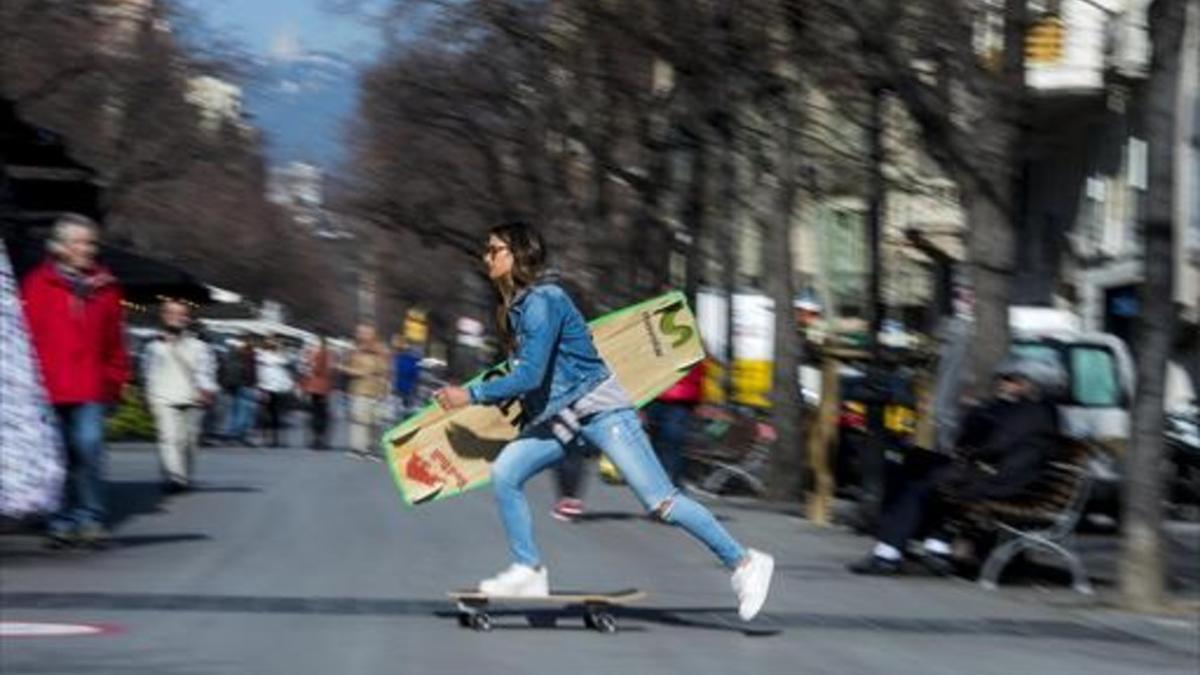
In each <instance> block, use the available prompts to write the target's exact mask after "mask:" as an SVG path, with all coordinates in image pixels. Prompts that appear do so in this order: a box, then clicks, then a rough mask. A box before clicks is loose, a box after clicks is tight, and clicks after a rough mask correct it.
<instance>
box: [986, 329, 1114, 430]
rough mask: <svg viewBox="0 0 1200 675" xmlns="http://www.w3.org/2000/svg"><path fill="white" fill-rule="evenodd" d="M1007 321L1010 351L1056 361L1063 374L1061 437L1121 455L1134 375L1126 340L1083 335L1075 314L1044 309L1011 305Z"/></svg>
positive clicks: (1097, 333) (1098, 334)
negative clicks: (1064, 377)
mask: <svg viewBox="0 0 1200 675" xmlns="http://www.w3.org/2000/svg"><path fill="white" fill-rule="evenodd" d="M1009 322H1010V327H1011V329H1012V351H1013V352H1015V353H1018V354H1023V355H1030V356H1036V357H1041V358H1052V359H1055V360H1056V361H1057V362H1058V363H1059V364H1060V365H1061V366H1062V368H1063V371H1064V372H1065V373H1066V374H1067V378H1068V380H1067V382H1066V385H1067V386H1066V391H1065V392H1063V393H1064V397H1063V401H1062V403H1061V404H1060V406H1059V413H1060V423H1061V424H1062V430H1063V433H1064V434H1066V435H1067V436H1070V437H1072V438H1078V439H1081V440H1090V441H1098V442H1100V443H1103V444H1104V445H1105V446H1107V447H1109V448H1111V449H1112V450H1114V451H1116V452H1117V453H1121V452H1123V451H1124V449H1125V445H1126V444H1127V443H1128V440H1129V434H1130V428H1131V426H1130V409H1131V407H1132V402H1133V394H1134V377H1135V374H1134V373H1135V371H1134V365H1133V358H1132V357H1131V356H1130V354H1129V347H1128V346H1127V345H1126V344H1125V341H1124V340H1122V339H1121V338H1119V337H1117V336H1115V335H1112V334H1109V333H1099V332H1094V331H1084V330H1082V329H1080V328H1079V327H1078V320H1077V319H1076V318H1075V317H1074V315H1071V314H1069V313H1067V312H1063V311H1061V310H1053V309H1048V308H1043V307H1013V308H1011V310H1010V312H1009Z"/></svg>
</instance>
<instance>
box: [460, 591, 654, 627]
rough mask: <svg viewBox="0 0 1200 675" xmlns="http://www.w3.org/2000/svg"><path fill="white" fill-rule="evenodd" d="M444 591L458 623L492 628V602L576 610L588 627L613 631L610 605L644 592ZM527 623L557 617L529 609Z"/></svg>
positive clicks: (548, 621)
mask: <svg viewBox="0 0 1200 675" xmlns="http://www.w3.org/2000/svg"><path fill="white" fill-rule="evenodd" d="M446 595H448V596H450V598H451V599H453V600H454V601H455V604H456V606H457V608H458V625H459V626H462V627H463V628H472V629H474V630H477V631H489V630H491V629H492V616H491V613H490V612H489V609H490V608H491V607H492V606H494V605H508V606H512V607H526V608H528V607H533V606H538V605H550V606H552V607H558V608H560V609H561V610H563V611H564V612H570V611H571V610H577V611H578V612H579V614H580V615H582V617H583V623H584V625H585V626H587V627H588V628H591V629H592V630H596V631H599V632H601V633H614V632H616V630H617V620H616V617H615V616H613V614H612V611H611V610H612V609H613V608H615V607H620V606H622V605H626V604H629V603H632V602H636V601H638V600H641V599H642V598H645V597H646V592H645V591H641V590H638V589H636V588H627V589H624V590H620V591H612V592H608V593H599V592H595V591H552V592H551V593H550V595H543V596H537V597H512V596H497V595H485V594H483V593H480V592H479V591H477V590H475V589H473V588H469V589H460V590H457V591H449V592H447V593H446ZM526 616H527V618H528V620H529V623H530V624H532V625H534V626H539V627H553V626H554V624H555V622H556V619H557V617H556V616H554V615H552V614H546V613H544V612H543V613H529V614H527V615H526Z"/></svg>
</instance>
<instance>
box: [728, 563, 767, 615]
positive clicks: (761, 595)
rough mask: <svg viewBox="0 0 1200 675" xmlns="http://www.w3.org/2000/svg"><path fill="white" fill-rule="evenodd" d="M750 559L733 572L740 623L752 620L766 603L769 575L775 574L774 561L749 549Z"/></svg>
mask: <svg viewBox="0 0 1200 675" xmlns="http://www.w3.org/2000/svg"><path fill="white" fill-rule="evenodd" d="M747 557H748V558H749V559H750V560H749V561H748V562H746V563H744V564H742V565H741V566H740V567H738V568H737V569H736V570H734V572H733V580H732V584H733V590H734V592H735V593H737V597H738V616H740V617H742V621H749V620H750V619H753V618H754V617H755V616H756V615H757V614H758V612H759V610H761V609H762V606H763V603H765V602H766V601H767V591H768V590H770V588H771V575H772V574H774V573H775V559H774V558H772V557H771V556H769V555H767V554H766V553H763V552H762V551H756V550H754V549H750V552H749V553H748V554H747Z"/></svg>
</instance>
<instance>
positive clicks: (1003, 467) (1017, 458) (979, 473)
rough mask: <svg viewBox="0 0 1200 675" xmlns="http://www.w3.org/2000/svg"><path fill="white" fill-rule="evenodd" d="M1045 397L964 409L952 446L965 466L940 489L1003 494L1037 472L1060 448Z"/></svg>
mask: <svg viewBox="0 0 1200 675" xmlns="http://www.w3.org/2000/svg"><path fill="white" fill-rule="evenodd" d="M1061 444H1062V439H1061V437H1060V436H1059V431H1058V411H1057V408H1055V406H1054V404H1053V403H1051V402H1049V401H1031V400H1021V401H1005V400H995V401H991V402H989V403H986V404H984V405H981V406H979V407H977V408H975V409H973V410H972V411H971V412H969V413H968V415H967V417H966V419H965V420H963V426H962V432H961V434H960V435H959V441H958V447H959V448H960V451H961V452H962V455H963V458H964V459H966V461H967V465H966V466H963V467H961V472H957V476H955V478H954V479H951V480H950V481H948V483H949V484H947V485H945V486H944V487H945V490H946V492H947V493H948V494H950V495H951V496H953V497H956V498H958V499H971V500H977V499H1008V498H1011V497H1015V496H1018V495H1020V494H1021V492H1023V491H1024V490H1025V489H1026V488H1028V487H1029V486H1030V485H1032V484H1033V483H1034V482H1036V481H1037V480H1038V478H1040V477H1041V475H1042V472H1043V470H1044V469H1045V468H1046V465H1047V464H1048V463H1049V462H1051V461H1053V460H1054V459H1055V457H1056V455H1057V453H1058V451H1059V448H1060V447H1061Z"/></svg>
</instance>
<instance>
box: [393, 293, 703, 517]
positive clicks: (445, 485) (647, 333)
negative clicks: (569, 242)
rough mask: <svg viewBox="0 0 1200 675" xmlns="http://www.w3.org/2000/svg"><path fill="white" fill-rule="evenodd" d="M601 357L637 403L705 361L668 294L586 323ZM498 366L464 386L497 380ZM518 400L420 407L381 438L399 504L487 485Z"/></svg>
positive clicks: (512, 427) (677, 301) (691, 322)
mask: <svg viewBox="0 0 1200 675" xmlns="http://www.w3.org/2000/svg"><path fill="white" fill-rule="evenodd" d="M588 327H589V329H590V330H591V333H592V339H593V340H595V343H596V348H597V349H598V350H599V352H600V356H601V357H602V358H603V359H604V361H605V362H606V363H607V364H608V366H609V368H610V369H611V370H612V372H613V373H614V374H615V375H616V376H617V380H618V381H619V382H620V383H621V385H622V386H623V387H624V388H625V390H626V391H627V392H628V393H629V396H630V398H632V399H633V401H634V403H635V404H636V405H639V406H641V405H644V404H646V403H648V402H649V401H651V400H653V399H654V397H655V396H657V395H658V394H660V393H661V392H662V391H664V390H665V389H667V388H668V387H670V386H671V385H673V384H675V382H677V381H679V379H680V378H681V377H683V376H684V375H685V374H686V373H687V372H688V370H690V369H691V367H692V366H693V365H695V364H696V362H698V361H700V360H701V359H703V358H704V347H703V345H702V344H701V342H700V333H699V328H698V327H697V325H696V318H695V317H694V316H693V315H692V312H691V310H690V309H688V306H687V301H686V299H685V298H684V295H683V294H682V293H679V292H678V291H674V292H671V293H666V294H664V295H660V296H658V297H656V298H652V299H650V300H647V301H645V302H641V303H638V304H636V305H632V306H630V307H626V308H624V309H621V310H617V311H616V312H613V313H611V314H607V315H605V316H602V317H600V318H598V319H595V320H594V321H592V322H591V323H589V324H588ZM505 367H506V366H505V365H504V364H501V365H498V366H495V367H493V368H490V369H488V370H486V371H484V372H483V373H481V374H480V375H478V376H477V377H476V378H475V379H473V380H471V382H476V381H481V380H486V379H489V378H492V377H499V376H503V375H504V373H505ZM520 412H521V404H520V401H516V400H513V401H508V402H505V403H503V404H501V405H499V406H468V407H466V408H462V409H459V410H451V411H446V410H442V409H441V408H439V407H437V405H435V404H430V405H428V406H426V407H425V408H424V409H423V410H421V411H420V412H418V413H416V414H415V415H413V416H412V417H410V418H408V419H406V420H404V421H403V422H401V423H400V424H399V425H398V426H396V427H395V428H394V429H392V430H391V431H389V432H387V434H385V435H384V437H383V440H382V444H383V449H384V452H385V456H386V457H387V464H388V468H389V469H390V471H391V473H392V477H393V479H394V480H395V483H396V486H397V487H398V488H399V489H400V495H401V497H402V498H403V500H404V503H405V504H407V505H409V506H412V505H415V504H422V503H427V502H433V501H437V500H440V499H446V498H448V497H453V496H455V495H459V494H462V493H464V492H467V491H469V490H473V489H475V488H478V487H482V486H484V485H486V484H487V483H488V481H489V479H490V476H491V466H492V462H493V461H494V460H495V458H496V455H498V454H499V453H500V451H501V450H502V449H503V448H504V446H505V445H506V444H508V442H509V441H511V440H513V439H514V438H516V437H517V434H518V432H519V429H518V424H517V420H518V417H519V415H520Z"/></svg>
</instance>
